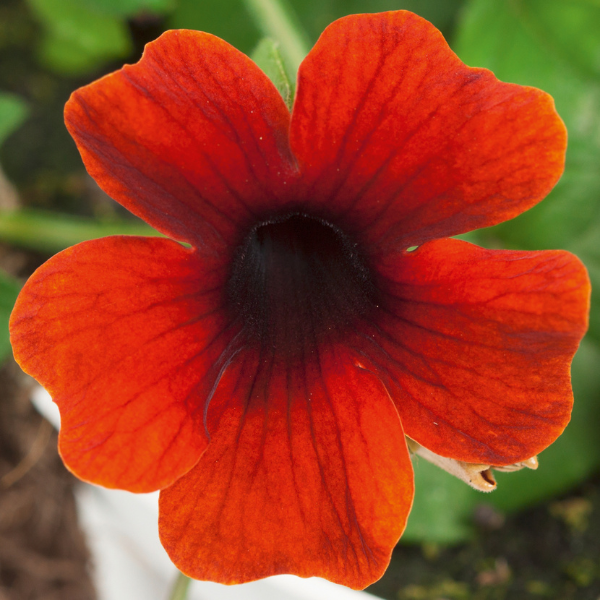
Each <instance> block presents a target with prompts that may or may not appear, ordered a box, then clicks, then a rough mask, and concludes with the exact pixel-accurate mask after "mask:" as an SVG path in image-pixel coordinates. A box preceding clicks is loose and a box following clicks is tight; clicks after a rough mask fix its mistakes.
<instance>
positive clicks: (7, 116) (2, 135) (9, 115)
mask: <svg viewBox="0 0 600 600" xmlns="http://www.w3.org/2000/svg"><path fill="white" fill-rule="evenodd" d="M28 115H29V107H28V105H27V103H26V102H25V101H24V100H22V99H21V98H19V97H18V96H15V95H14V94H5V93H0V146H1V145H2V143H3V142H4V140H5V139H6V138H7V137H8V136H9V135H10V134H11V133H12V132H13V131H15V130H17V129H18V128H19V127H20V126H21V124H22V123H23V121H25V119H26V118H27V116H28Z"/></svg>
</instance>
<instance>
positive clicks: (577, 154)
mask: <svg viewBox="0 0 600 600" xmlns="http://www.w3.org/2000/svg"><path fill="white" fill-rule="evenodd" d="M15 1H17V0H15ZM24 1H26V2H27V4H28V6H29V7H30V9H31V11H32V14H33V15H34V16H35V18H36V19H37V21H38V23H39V25H40V28H41V31H42V36H41V43H40V47H39V48H38V56H39V58H40V60H41V61H42V63H43V65H44V66H45V67H46V68H47V69H49V70H52V71H54V72H58V73H61V74H65V75H69V76H73V75H83V74H90V76H91V74H92V73H94V77H95V76H96V74H97V71H98V70H99V69H101V68H104V66H105V65H108V63H111V62H112V61H115V60H117V59H120V60H127V61H128V62H133V61H135V60H137V58H138V57H139V48H138V47H137V46H136V43H134V38H135V36H134V35H132V32H133V31H134V29H135V27H136V26H138V25H139V23H140V22H143V20H144V18H147V17H148V16H152V17H153V19H154V22H155V23H158V25H157V28H158V29H161V28H163V29H164V28H168V27H174V28H190V29H199V30H203V31H208V32H210V33H213V34H215V35H218V36H220V37H222V38H224V39H226V40H227V41H229V42H230V43H232V44H233V45H235V46H236V47H237V48H239V49H240V50H242V51H244V52H246V53H248V54H251V55H252V56H253V58H254V59H255V60H256V61H257V63H258V64H259V65H260V66H261V68H263V70H264V71H265V72H266V73H267V74H268V75H269V77H271V79H272V80H273V82H274V83H275V85H276V86H277V88H278V89H279V91H280V92H281V94H282V96H283V97H284V99H285V100H286V102H288V104H290V101H291V99H292V96H293V82H294V79H295V77H294V73H293V69H290V62H289V57H288V58H286V52H287V48H286V43H287V42H288V40H287V39H286V33H285V27H284V28H283V29H281V28H278V27H279V26H278V25H277V24H275V25H271V26H266V25H265V23H261V26H258V25H257V24H256V22H255V20H253V18H254V19H256V14H257V12H256V10H253V9H252V7H251V4H252V3H253V2H254V0H24ZM286 1H287V2H288V4H286V5H285V6H287V9H288V10H290V11H292V12H293V13H295V15H296V16H295V17H294V18H293V19H292V20H291V23H292V27H294V28H295V30H296V33H297V35H298V37H299V39H306V40H308V41H309V42H310V43H314V42H315V41H316V39H317V38H318V36H319V35H320V33H321V32H322V30H323V29H324V28H325V27H326V26H327V25H328V24H329V23H330V22H332V21H333V20H335V19H337V18H339V17H341V16H344V15H347V14H352V13H360V12H379V11H384V10H397V9H401V8H403V9H408V10H412V11H414V12H416V13H418V14H420V15H421V16H423V17H425V18H426V19H428V20H430V21H432V22H433V23H434V24H435V25H436V26H437V27H438V28H440V29H441V30H442V31H443V32H444V34H445V35H446V36H447V38H448V39H449V42H450V44H451V46H452V47H453V48H454V49H455V51H456V52H457V53H458V54H459V56H460V57H461V58H462V59H463V60H464V61H465V62H466V63H467V64H469V65H472V66H479V67H487V68H490V69H492V70H493V71H494V72H495V74H496V75H497V76H498V77H499V78H500V79H502V80H504V81H510V82H515V83H519V84H523V85H532V86H536V87H539V88H541V89H544V90H545V91H547V92H549V93H550V94H551V95H552V96H553V97H554V99H555V102H556V106H557V109H558V111H559V113H560V115H561V116H562V118H563V119H564V121H565V123H566V125H567V128H568V130H569V149H568V154H567V164H566V170H565V174H564V176H563V178H562V179H561V181H560V182H559V184H558V185H557V186H556V188H555V189H554V190H553V192H552V193H551V194H550V196H549V197H548V198H547V199H546V200H544V201H543V202H542V203H540V204H539V205H538V206H536V207H535V208H533V209H532V210H530V211H528V212H526V213H524V214H523V215H521V216H520V217H518V218H516V219H514V220H512V221H509V222H507V223H503V224H501V225H498V226H496V227H494V228H490V229H488V230H484V231H482V232H478V233H476V234H471V235H469V236H467V237H469V239H470V240H471V241H476V242H477V243H482V244H484V245H490V246H493V247H499V246H504V247H508V248H522V249H544V248H566V249H569V250H571V251H573V252H575V253H576V254H578V255H579V256H580V257H581V258H582V259H583V260H584V262H585V263H586V265H587V267H588V269H589V271H590V275H591V277H592V281H593V283H594V286H595V287H596V289H600V287H599V286H600V2H599V1H598V0H468V1H465V0H443V1H441V0H286ZM249 7H250V8H249ZM265 32H267V33H268V36H269V38H272V39H263V40H262V41H261V36H262V35H264V33H265ZM134 48H136V49H135V50H134ZM136 52H137V54H136ZM286 61H287V62H286ZM284 65H285V66H284ZM113 66H114V64H113ZM286 70H287V73H286ZM73 87H75V84H74V86H73ZM25 114H26V109H25V108H24V104H23V103H22V101H20V100H18V99H15V97H8V96H0V143H1V141H2V140H3V139H4V138H5V137H6V136H8V135H9V134H10V133H11V132H12V131H14V129H15V128H16V127H18V125H19V123H20V122H21V121H22V120H23V118H24V116H25ZM11 115H12V116H11ZM114 232H119V233H125V232H130V233H141V234H144V233H151V230H149V229H145V228H144V226H140V225H138V224H135V223H132V224H130V225H129V224H126V225H124V224H122V223H116V222H115V223H112V224H110V223H108V224H98V223H95V222H93V221H91V220H84V219H80V218H76V217H72V216H69V217H61V216H60V215H56V214H53V215H49V214H45V213H41V212H35V211H32V210H29V211H22V212H19V213H12V214H4V215H0V239H4V240H6V241H9V242H11V243H13V244H16V245H22V246H24V247H28V248H31V247H34V248H37V249H38V250H43V251H48V252H50V251H52V252H54V251H56V250H59V249H60V248H61V247H63V246H67V245H70V244H73V243H76V242H77V241H81V240H83V239H87V238H89V237H96V236H100V235H107V234H110V233H114ZM16 289H18V286H16V284H15V283H14V281H12V280H6V281H4V278H3V277H2V276H1V275H0V329H2V331H4V330H5V327H4V324H5V323H6V319H7V318H8V313H9V310H10V308H7V307H9V306H10V305H12V301H13V300H14V295H15V294H16V291H15V290H16ZM3 290H4V291H3ZM599 297H600V294H594V296H593V307H592V314H591V328H590V334H589V336H588V338H587V339H586V340H585V341H584V343H583V344H582V347H581V349H580V352H579V353H578V355H577V356H576V358H575V361H574V364H573V386H574V391H575V398H576V402H575V408H574V412H573V419H572V422H571V424H570V425H569V427H568V428H567V430H566V432H565V433H564V434H563V435H562V437H561V438H560V439H559V440H558V441H557V442H556V443H555V444H554V445H552V446H551V447H550V448H549V449H547V450H546V451H545V452H544V453H543V454H542V455H541V457H540V467H539V469H538V470H537V471H536V472H532V471H529V470H527V471H522V472H519V473H511V474H502V473H501V474H499V475H498V490H497V491H496V492H494V493H492V494H490V495H485V496H484V495H483V494H481V493H478V492H475V491H474V490H471V489H470V488H469V487H467V486H466V485H465V484H463V483H462V482H460V481H458V480H457V479H454V478H452V477H451V476H449V475H447V474H446V473H444V472H442V471H440V470H439V469H437V468H435V467H433V466H431V465H430V464H429V463H426V462H425V461H423V460H420V459H419V460H417V461H416V462H415V477H416V490H417V492H416V497H415V502H414V506H413V511H412V513H411V516H410V519H409V524H408V529H407V531H406V534H405V536H404V538H403V539H404V540H405V541H409V542H410V541H412V542H423V541H431V542H457V541H460V540H462V539H464V538H466V537H468V536H469V535H471V534H472V532H473V526H472V518H471V516H472V514H473V509H474V507H475V506H476V505H477V504H480V503H491V504H493V505H494V506H495V507H496V508H498V509H500V510H503V511H512V510H517V509H519V508H522V507H524V506H527V505H529V504H531V503H534V502H537V501H539V500H542V499H544V498H547V497H549V496H551V495H553V494H558V493H561V492H564V491H566V490H567V489H568V488H570V487H572V486H574V485H577V484H578V483H579V482H581V481H583V480H584V479H585V478H586V477H587V476H589V474H590V473H592V472H593V471H595V470H597V469H598V468H599V466H600V435H598V424H599V423H600V402H599V400H600V369H598V364H600V298H599ZM3 311H4V312H3ZM4 341H5V340H4V338H2V334H1V333H0V356H2V351H3V350H2V349H3V348H4V346H3V345H2V344H3V343H4Z"/></svg>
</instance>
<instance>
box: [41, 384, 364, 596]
mask: <svg viewBox="0 0 600 600" xmlns="http://www.w3.org/2000/svg"><path fill="white" fill-rule="evenodd" d="M31 400H32V402H33V404H34V405H35V407H36V408H37V409H38V410H39V411H40V412H41V413H42V414H43V415H44V416H45V417H46V418H47V419H48V420H49V421H50V422H51V423H52V424H53V425H54V426H55V427H56V428H57V429H58V427H59V426H60V416H59V413H58V408H57V407H56V405H55V404H54V402H52V399H51V398H50V395H49V394H48V393H47V392H46V391H45V390H44V389H43V388H41V387H40V388H36V389H35V391H34V392H33V394H32V398H31ZM76 500H77V507H78V512H79V520H80V524H81V527H82V528H83V530H84V532H85V535H86V538H87V542H88V546H89V548H90V552H91V553H92V560H93V565H92V566H93V577H94V582H95V584H96V590H97V593H98V600H167V598H168V595H169V591H170V589H171V587H172V585H173V582H174V581H175V579H176V577H177V570H176V568H175V567H174V566H173V564H172V563H171V561H170V559H169V557H168V556H167V553H166V552H165V551H164V549H163V547H162V546H161V544H160V541H159V538H158V492H155V493H152V494H131V493H129V492H124V491H119V490H108V489H105V488H101V487H98V486H94V485H89V484H86V483H81V484H80V485H79V486H78V487H77V489H76ZM40 501H43V499H41V498H40ZM188 600H375V596H372V595H370V594H367V593H365V592H356V591H353V590H349V589H347V588H345V587H343V586H340V585H336V584H334V583H331V582H329V581H325V580H323V579H319V578H318V577H311V578H310V579H301V578H299V577H295V576H294V575H277V576H275V577H269V578H267V579H262V580H260V581H255V582H252V583H245V584H242V585H236V586H226V585H220V584H218V583H211V582H207V581H193V582H192V584H191V586H190V589H189V592H188Z"/></svg>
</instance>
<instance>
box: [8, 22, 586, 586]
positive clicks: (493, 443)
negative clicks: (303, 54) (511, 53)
mask: <svg viewBox="0 0 600 600" xmlns="http://www.w3.org/2000/svg"><path fill="white" fill-rule="evenodd" d="M66 122H67V126H68V128H69V131H70V132H71V134H72V135H73V137H74V138H75V141H76V142H77V145H78V147H79V150H80V151H81V155H82V157H83V160H84V162H85V165H86V167H87V169H88V171H89V173H90V174H91V175H92V177H94V179H95V180H96V181H97V182H98V184H99V185H100V187H101V188H102V189H103V190H105V191H106V192H107V193H108V194H110V195H111V196H112V197H113V198H114V199H115V200H117V201H118V202H120V203H121V204H123V205H124V206H125V207H127V208H128V209H129V210H131V211H132V212H133V213H135V214H136V215H138V216H140V217H141V218H143V219H144V220H146V221H147V222H148V223H150V224H151V225H153V226H154V227H155V228H156V229H158V230H159V231H160V232H162V233H163V234H165V235H167V236H169V237H171V238H173V239H174V240H178V241H179V242H186V243H187V244H189V245H190V246H191V248H189V247H186V246H184V245H182V244H180V243H178V241H172V240H167V239H164V238H158V237H157V238H140V237H121V236H119V237H110V238H106V239H101V240H94V241H90V242H86V243H83V244H79V245H77V246H75V247H73V248H69V249H68V250H65V251H64V252H62V253H60V254H58V255H57V256H55V257H54V258H53V259H51V260H50V261H48V262H47V263H46V264H45V265H43V266H42V267H41V268H40V269H39V270H38V271H37V272H36V273H35V274H34V275H33V276H32V278H31V279H30V280H29V282H28V283H27V285H26V286H25V288H24V290H23V292H22V293H21V295H20V297H19V300H18V302H17V305H16V308H15V311H14V313H13V315H12V320H11V332H12V341H13V345H14V352H15V356H16V358H17V360H18V361H19V363H20V364H21V365H22V366H23V368H24V369H25V370H26V371H27V372H28V373H30V374H32V375H33V376H34V377H35V378H37V379H38V380H39V381H40V382H41V383H42V384H43V385H44V386H45V387H46V388H47V389H48V390H49V391H50V393H51V394H52V396H53V398H54V400H55V401H56V403H57V404H58V406H59V407H60V410H61V415H62V430H61V432H60V452H61V454H62V457H63V459H64V461H65V463H66V464H67V466H68V467H69V468H70V469H71V470H72V471H73V472H74V473H75V474H76V475H78V476H79V477H81V478H82V479H85V480H87V481H92V482H96V483H98V484H101V485H104V486H107V487H116V488H123V489H126V490H131V491H134V492H147V491H150V490H158V489H160V490H161V497H160V523H159V526H160V533H161V539H162V542H163V544H164V546H165V548H166V549H167V551H168V553H169V554H170V556H171V557H172V559H173V561H174V562H175V564H176V565H177V566H178V567H179V568H180V569H182V570H183V571H184V572H185V573H187V574H189V575H191V576H192V577H196V578H199V579H209V580H214V581H220V582H224V583H236V582H243V581H249V580H253V579H257V578H260V577H265V576H268V575H272V574H276V573H295V574H297V575H300V576H303V577H306V576H310V575H319V576H322V577H326V578H328V579H330V580H332V581H336V582H339V583H343V584H345V585H348V586H351V587H354V588H362V587H364V586H366V585H368V584H369V583H371V582H373V581H374V580H375V579H377V578H378V577H379V576H381V574H382V573H383V571H384V570H385V568H386V566H387V564H388V561H389V557H390V553H391V550H392V548H393V546H394V544H395V543H396V542H397V540H398V538H399V537H400V535H401V533H402V530H403V528H404V525H405V522H406V519H407V515H408V513H409V510H410V507H411V502H412V496H413V474H412V469H411V461H410V457H409V450H408V448H407V441H406V439H405V435H406V436H408V438H409V443H410V444H411V445H412V447H413V448H416V449H424V451H426V452H425V453H426V454H427V453H429V454H430V455H431V456H433V457H437V458H438V459H439V460H440V461H442V462H443V461H444V460H446V461H448V462H455V463H456V464H459V465H464V464H465V463H466V466H467V467H468V465H469V464H473V463H474V464H477V465H486V466H489V465H492V466H498V467H507V468H509V469H511V468H515V465H516V466H520V465H522V464H532V462H531V461H532V460H533V458H532V457H534V455H536V454H537V453H538V452H539V451H541V450H543V449H544V448H545V447H546V446H548V445H549V444H550V443H551V442H552V441H554V440H555V439H556V438H557V436H559V435H560V433H561V432H562V431H563V429H564V427H565V426H566V424H567V422H568V420H569V415H570V412H571V405H572V393H571V387H570V375H569V368H570V362H571V359H572V356H573V354H574V353H575V350H576V348H577V345H578V343H579V341H580V339H581V337H582V336H583V334H584V332H585V329H586V318H587V310H588V297H589V284H588V279H587V275H586V271H585V269H584V267H583V266H582V265H581V263H580V262H579V261H578V259H577V258H575V257H574V256H572V255H570V254H568V253H566V252H562V251H545V252H517V251H504V250H486V249H482V248H479V247H477V246H474V245H471V244H469V243H466V242H463V241H458V240H455V239H449V236H454V235H456V234H460V233H463V232H467V231H469V230H472V229H474V228H477V227H485V226H488V225H493V224H495V223H499V222H501V221H504V220H506V219H510V218H512V217H514V216H516V215H518V214H519V213H521V212H522V211H524V210H526V209H528V208H530V207H531V206H533V205H534V204H536V203H537V202H538V201H539V200H541V199H542V198H543V197H544V196H545V195H546V194H547V193H548V192H549V191H550V189H551V188H552V186H553V185H554V184H555V183H556V181H557V179H558V178H559V177H560V175H561V173H562V170H563V164H564V153H565V145H566V132H565V128H564V126H563V124H562V122H561V120H560V118H559V117H558V116H557V114H556V112H555V110H554V104H553V101H552V99H551V98H550V97H549V96H548V95H547V94H545V93H543V92H541V91H539V90H537V89H533V88H527V87H521V86H517V85H513V84H506V83H502V82H499V81H498V80H497V79H496V78H495V77H494V76H493V75H492V73H490V72H489V71H486V70H483V69H473V68H469V67H466V66H465V65H464V64H463V63H462V62H461V61H460V60H459V59H458V58H457V57H456V56H455V55H454V53H453V52H452V51H451V50H450V49H449V47H448V46H447V44H446V42H445V41H444V39H443V38H442V36H441V34H440V33H439V32H438V31H437V30H436V29H435V28H434V27H433V26H432V25H430V24H429V23H427V22H426V21H424V20H423V19H421V18H419V17H417V16H415V15H413V14H411V13H408V12H402V11H401V12H390V13H384V14H371V15H356V16H350V17H347V18H344V19H341V20H339V21H336V22H335V23H333V24H332V25H331V26H329V27H328V28H327V29H326V31H325V32H324V33H323V35H322V36H321V38H320V39H319V41H318V42H317V44H316V46H315V47H314V49H313V50H312V51H311V52H310V54H309V55H308V57H307V58H306V59H305V60H304V62H303V63H302V65H301V67H300V70H299V73H298V86H297V95H296V98H295V102H294V107H293V112H292V114H291V116H290V113H289V111H288V109H287V108H286V105H285V104H284V102H283V100H282V98H281V97H280V95H279V94H278V92H277V91H276V89H275V87H274V86H273V85H272V84H271V82H270V81H269V80H268V79H267V77H266V76H265V75H264V74H263V73H262V72H261V71H260V70H259V69H258V67H257V66H256V65H255V64H254V63H253V62H252V61H251V60H250V59H249V58H247V57H246V56H245V55H243V54H241V53H240V52H238V51H237V50H235V49H234V48H232V47H231V46H229V45H228V44H227V43H225V42H224V41H222V40H220V39H218V38H216V37H214V36H212V35H209V34H206V33H199V32H196V31H170V32H167V33H165V34H164V35H162V36H161V37H160V38H159V39H158V40H157V41H155V42H153V43H151V44H149V45H148V46H147V48H146V50H145V53H144V56H143V58H142V59H141V61H140V62H139V63H138V64H136V65H133V66H126V67H124V68H123V69H121V70H120V71H117V72H116V73H113V74H111V75H108V76H106V77H104V78H102V79H100V80H99V81H97V82H95V83H93V84H91V85H89V86H86V87H84V88H82V89H80V90H78V91H76V92H75V93H74V94H73V96H72V98H71V99H70V100H69V103H68V104H67V108H66ZM415 246H416V247H418V249H416V250H413V251H411V250H412V248H413V247H415ZM528 459H529V463H527V460H528ZM482 468H483V469H485V468H486V467H485V466H484V467H482Z"/></svg>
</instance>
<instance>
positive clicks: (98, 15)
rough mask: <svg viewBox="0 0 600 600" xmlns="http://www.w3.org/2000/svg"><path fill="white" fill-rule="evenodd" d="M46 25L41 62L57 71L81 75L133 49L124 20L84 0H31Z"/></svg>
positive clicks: (29, 1)
mask: <svg viewBox="0 0 600 600" xmlns="http://www.w3.org/2000/svg"><path fill="white" fill-rule="evenodd" d="M28 3H29V6H30V7H31V10H32V11H33V13H34V14H35V16H36V17H37V18H38V20H39V21H40V23H41V24H42V25H43V28H44V32H43V35H42V40H41V42H40V45H39V47H38V56H39V58H40V61H41V62H42V64H44V65H45V66H47V67H48V68H49V69H51V70H53V71H56V72H58V73H64V74H67V75H80V74H82V73H87V72H89V71H91V70H93V69H95V68H96V67H97V66H98V65H100V64H103V63H104V62H106V61H108V60H112V59H115V58H121V57H125V56H127V55H128V54H129V53H130V52H131V49H132V46H131V41H130V39H129V32H128V30H127V26H126V24H125V22H124V21H123V20H122V19H120V18H119V17H116V16H113V15H111V14H107V13H103V12H101V11H98V10H96V9H94V7H93V6H89V7H88V5H87V4H84V3H82V2H81V0H28Z"/></svg>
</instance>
